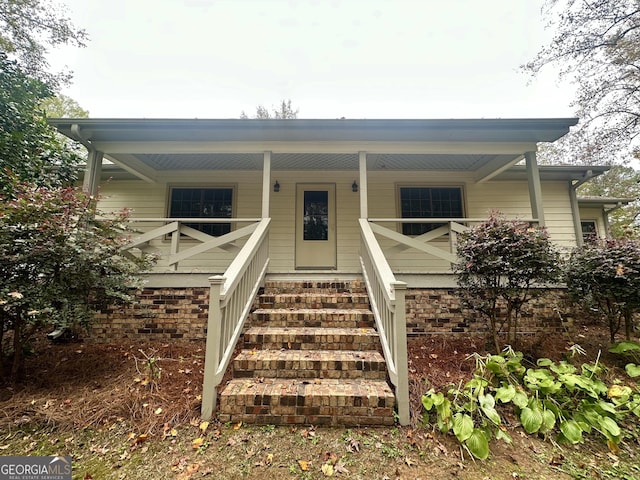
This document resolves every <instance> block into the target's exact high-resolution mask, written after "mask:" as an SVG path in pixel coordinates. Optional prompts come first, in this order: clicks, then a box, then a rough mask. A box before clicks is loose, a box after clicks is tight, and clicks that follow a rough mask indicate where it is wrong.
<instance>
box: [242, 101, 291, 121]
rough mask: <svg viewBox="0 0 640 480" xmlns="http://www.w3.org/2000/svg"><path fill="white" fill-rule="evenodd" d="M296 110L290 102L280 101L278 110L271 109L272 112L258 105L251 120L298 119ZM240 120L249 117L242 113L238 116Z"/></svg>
mask: <svg viewBox="0 0 640 480" xmlns="http://www.w3.org/2000/svg"><path fill="white" fill-rule="evenodd" d="M298 111H299V110H298V109H296V110H294V109H293V107H292V106H291V100H286V101H285V100H282V101H281V102H280V105H279V106H278V108H274V107H272V110H271V111H269V110H268V109H267V108H265V107H264V106H263V105H258V106H257V107H256V114H255V115H254V117H253V118H259V119H270V118H275V119H295V118H298ZM240 118H243V119H246V118H249V116H248V115H247V114H246V113H245V112H244V111H243V112H242V113H241V114H240Z"/></svg>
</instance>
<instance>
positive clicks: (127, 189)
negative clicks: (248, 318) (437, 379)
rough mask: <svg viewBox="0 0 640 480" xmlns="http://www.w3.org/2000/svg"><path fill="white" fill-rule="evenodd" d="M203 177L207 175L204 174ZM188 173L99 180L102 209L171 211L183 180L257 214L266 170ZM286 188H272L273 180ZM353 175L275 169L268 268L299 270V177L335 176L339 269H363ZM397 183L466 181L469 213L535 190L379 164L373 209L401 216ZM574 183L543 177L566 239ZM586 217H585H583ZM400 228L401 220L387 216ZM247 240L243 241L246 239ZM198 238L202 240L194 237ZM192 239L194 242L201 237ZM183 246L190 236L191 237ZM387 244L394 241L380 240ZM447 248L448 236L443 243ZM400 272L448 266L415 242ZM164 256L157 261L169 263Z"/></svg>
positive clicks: (376, 214) (502, 206) (210, 260)
mask: <svg viewBox="0 0 640 480" xmlns="http://www.w3.org/2000/svg"><path fill="white" fill-rule="evenodd" d="M206 176H208V177H209V178H207V179H206V180H203V178H206ZM206 176H205V175H203V174H201V173H200V174H192V175H187V174H185V173H182V174H181V175H180V176H179V177H178V176H176V177H174V178H172V179H169V180H172V181H173V182H170V181H167V182H166V183H159V184H148V183H145V182H142V181H134V180H126V181H125V180H122V181H111V182H107V183H105V184H104V185H103V186H102V187H101V194H102V199H101V201H100V207H101V209H102V210H103V211H106V212H109V211H115V210H119V209H121V208H124V207H128V208H132V209H133V215H132V216H133V217H134V218H135V217H165V216H167V215H168V212H167V203H168V191H169V190H168V189H169V187H170V186H171V185H179V186H189V185H191V186H215V185H234V186H235V187H236V190H235V194H236V196H235V213H234V215H235V216H236V217H241V218H242V217H244V218H247V217H259V216H260V215H261V210H262V207H261V201H262V172H259V171H247V172H244V171H216V172H215V173H214V174H212V175H206ZM276 180H277V181H278V183H279V184H280V191H279V192H277V193H275V192H273V184H274V182H275V181H276ZM354 180H357V181H358V183H359V174H358V172H357V171H272V172H271V181H270V192H269V194H270V197H271V199H270V200H271V204H270V216H271V219H272V223H271V232H270V271H272V272H293V271H295V259H294V252H295V220H296V219H295V203H296V184H300V183H314V184H317V183H332V184H335V186H336V215H337V222H336V223H337V225H336V227H337V245H338V254H337V269H338V271H340V272H358V271H359V270H360V264H359V260H358V252H359V248H360V232H359V228H358V222H357V219H358V216H359V199H360V193H354V192H352V189H351V185H352V183H353V181H354ZM398 185H418V186H460V187H462V188H463V195H464V202H465V216H467V217H474V218H486V217H488V215H489V212H490V211H491V210H499V211H501V212H502V213H503V214H504V215H506V216H507V217H508V218H531V216H532V215H531V206H530V200H529V190H528V185H527V182H526V181H522V182H516V181H513V182H499V181H490V182H486V183H482V184H476V183H474V182H473V180H472V178H471V177H470V176H469V175H468V174H464V173H460V174H456V175H455V176H453V175H451V174H447V173H444V172H423V171H420V172H412V171H375V172H369V173H368V192H369V195H368V203H369V205H368V206H369V209H368V210H369V217H371V218H397V217H399V216H400V213H399V207H398V198H397V188H398ZM568 188H569V187H568V183H566V182H547V183H543V185H542V192H543V204H544V211H545V219H546V224H547V228H548V230H549V233H550V235H551V238H552V240H553V241H554V242H556V243H558V244H559V245H561V246H565V247H571V246H573V245H575V232H574V227H573V223H572V221H573V220H572V215H571V206H570V202H569V192H568ZM585 218H586V217H585ZM382 226H384V227H387V228H392V229H396V228H398V225H397V224H389V223H387V224H382ZM243 242H244V240H242V241H241V242H239V244H240V245H241V244H242V243H243ZM196 243H197V242H196ZM196 243H192V244H196ZM184 245H185V247H184V248H188V246H189V244H188V243H187V242H185V244H184ZM381 245H382V246H383V248H389V247H391V246H393V245H394V242H392V241H390V240H386V239H382V240H381ZM437 245H439V246H441V247H442V248H443V249H445V250H446V249H448V242H446V241H443V242H441V243H440V244H437ZM152 247H154V248H156V249H158V251H159V252H165V253H166V252H168V250H169V247H170V242H169V240H168V239H164V238H163V239H157V240H154V241H153V242H152ZM389 259H390V261H391V264H392V268H393V269H394V271H396V272H406V273H422V272H429V271H446V270H448V269H449V264H448V263H447V262H445V261H443V260H440V259H437V258H433V257H430V256H428V255H425V254H423V253H421V252H417V251H416V250H413V249H407V250H405V251H402V252H397V253H394V254H390V255H389ZM231 260H232V254H229V253H225V252H222V251H221V250H219V249H218V250H216V251H213V252H208V253H205V254H201V255H198V256H197V257H193V258H191V259H189V260H186V261H184V262H181V264H180V270H181V271H194V272H195V271H202V272H222V271H224V270H225V268H226V266H227V265H228V264H229V262H230V261H231ZM167 268H168V267H167V265H166V255H165V259H164V260H161V261H160V263H159V265H158V269H159V270H166V269H167Z"/></svg>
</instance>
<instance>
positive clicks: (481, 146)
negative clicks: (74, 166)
mask: <svg viewBox="0 0 640 480" xmlns="http://www.w3.org/2000/svg"><path fill="white" fill-rule="evenodd" d="M93 146H94V148H96V149H97V150H100V151H102V152H105V153H108V154H114V155H115V154H123V153H129V154H140V153H149V154H153V153H157V154H162V153H164V154H180V153H263V152H264V151H271V152H273V153H274V154H277V153H340V154H344V153H357V152H361V151H365V152H367V153H387V154H394V153H404V154H495V155H521V154H522V153H524V152H526V151H529V150H531V149H535V143H528V142H527V143H522V142H518V143H513V142H188V141H187V142H167V141H157V142H94V143H93Z"/></svg>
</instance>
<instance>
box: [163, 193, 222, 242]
mask: <svg viewBox="0 0 640 480" xmlns="http://www.w3.org/2000/svg"><path fill="white" fill-rule="evenodd" d="M232 197H233V189H231V188H173V189H171V200H170V202H169V217H172V218H231V213H232ZM185 225H187V226H189V227H191V228H195V229H196V230H199V231H201V232H203V233H206V234H208V235H212V236H214V237H219V236H221V235H224V234H227V233H229V232H230V231H231V224H230V223H187V224H185Z"/></svg>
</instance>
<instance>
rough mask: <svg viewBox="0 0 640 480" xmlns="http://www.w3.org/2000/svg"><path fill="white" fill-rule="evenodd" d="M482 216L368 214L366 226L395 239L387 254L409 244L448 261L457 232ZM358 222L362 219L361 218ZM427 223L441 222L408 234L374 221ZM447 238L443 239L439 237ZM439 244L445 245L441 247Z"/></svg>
mask: <svg viewBox="0 0 640 480" xmlns="http://www.w3.org/2000/svg"><path fill="white" fill-rule="evenodd" d="M486 220H487V219H486V218H370V219H368V222H371V223H369V226H370V227H371V230H372V232H373V233H374V234H376V235H379V236H381V237H385V238H388V239H390V240H393V241H394V242H396V244H395V245H394V246H392V247H390V248H388V249H387V250H386V252H387V253H388V254H392V253H399V252H402V251H404V250H407V249H409V248H415V249H416V250H418V251H420V252H423V253H426V254H427V255H431V256H433V257H436V258H439V259H442V260H445V261H447V262H449V263H451V264H453V263H455V262H456V261H457V259H458V257H457V255H456V244H457V235H458V234H459V233H462V232H464V231H466V230H468V229H469V226H468V225H469V224H474V223H481V222H485V221H486ZM518 220H519V221H522V222H528V223H537V222H538V220H537V219H518ZM361 222H362V220H361ZM372 222H376V223H394V224H396V225H397V224H402V223H430V224H434V223H436V224H439V223H441V224H442V226H440V227H437V228H435V229H433V230H430V231H428V232H426V233H423V234H422V235H418V236H415V237H409V236H407V235H403V234H402V233H399V232H398V231H397V230H392V229H390V228H386V227H383V226H381V225H377V224H376V223H372ZM442 239H445V240H447V239H448V242H447V243H444V242H442V241H441V240H442ZM434 240H440V241H438V242H437V243H432V244H430V243H429V242H433V241H434ZM443 245H444V246H445V248H443Z"/></svg>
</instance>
